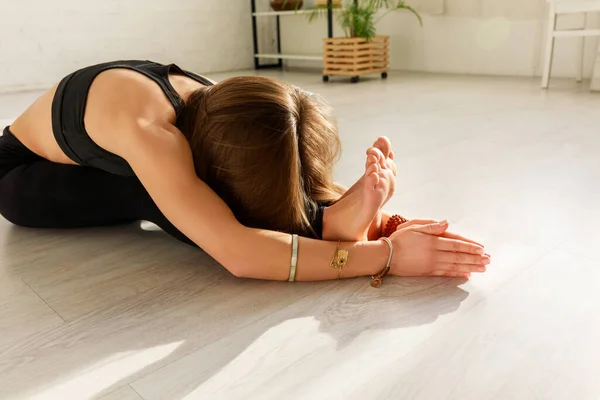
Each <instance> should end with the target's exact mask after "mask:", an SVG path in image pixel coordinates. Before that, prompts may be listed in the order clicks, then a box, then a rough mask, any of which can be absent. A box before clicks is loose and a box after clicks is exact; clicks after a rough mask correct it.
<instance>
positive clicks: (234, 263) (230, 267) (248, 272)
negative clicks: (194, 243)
mask: <svg viewBox="0 0 600 400" xmlns="http://www.w3.org/2000/svg"><path fill="white" fill-rule="evenodd" d="M220 263H221V265H222V266H223V267H224V268H225V269H226V270H227V271H229V272H230V273H231V274H232V275H233V276H235V277H236V278H253V276H252V270H253V268H252V265H250V262H249V261H248V260H245V259H243V258H241V257H236V256H235V255H234V254H228V255H227V256H225V257H223V259H222V260H220Z"/></svg>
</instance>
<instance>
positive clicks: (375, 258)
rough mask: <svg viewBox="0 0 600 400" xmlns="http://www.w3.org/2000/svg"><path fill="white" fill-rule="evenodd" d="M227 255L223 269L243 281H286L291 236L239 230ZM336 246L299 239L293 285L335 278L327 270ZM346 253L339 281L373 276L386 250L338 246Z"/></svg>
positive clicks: (377, 246)
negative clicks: (241, 278)
mask: <svg viewBox="0 0 600 400" xmlns="http://www.w3.org/2000/svg"><path fill="white" fill-rule="evenodd" d="M230 243H231V244H232V246H231V252H229V253H228V256H227V257H226V258H227V260H226V261H225V260H224V261H225V262H224V266H225V267H226V268H227V269H228V270H230V271H231V272H232V273H233V274H234V275H236V276H239V277H244V278H254V279H265V280H279V281H285V280H288V278H289V273H290V260H291V254H292V246H291V235H288V234H284V233H280V232H272V231H264V230H258V229H251V228H241V229H239V230H237V232H236V233H235V234H234V236H233V237H231V238H230ZM336 246H337V242H327V241H322V240H314V239H307V238H299V246H298V264H297V268H296V271H297V272H296V281H322V280H330V279H337V278H338V271H337V270H335V269H333V268H331V267H330V262H331V259H332V257H333V255H334V253H335V249H336ZM340 248H341V249H343V250H348V253H349V254H348V263H347V264H346V266H345V267H344V269H343V273H342V278H352V277H357V276H370V275H373V274H375V273H377V272H379V271H381V269H383V267H385V264H386V261H387V258H388V255H389V247H388V246H387V244H386V243H383V242H381V241H374V242H366V241H365V242H356V243H341V244H340Z"/></svg>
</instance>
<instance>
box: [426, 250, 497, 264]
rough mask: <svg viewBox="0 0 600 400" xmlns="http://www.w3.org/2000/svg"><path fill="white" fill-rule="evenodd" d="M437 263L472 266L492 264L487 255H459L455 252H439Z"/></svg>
mask: <svg viewBox="0 0 600 400" xmlns="http://www.w3.org/2000/svg"><path fill="white" fill-rule="evenodd" d="M436 261H437V263H439V264H444V265H453V264H472V265H487V264H489V263H490V258H489V257H488V256H485V255H478V254H467V253H457V252H454V251H438V252H437V254H436Z"/></svg>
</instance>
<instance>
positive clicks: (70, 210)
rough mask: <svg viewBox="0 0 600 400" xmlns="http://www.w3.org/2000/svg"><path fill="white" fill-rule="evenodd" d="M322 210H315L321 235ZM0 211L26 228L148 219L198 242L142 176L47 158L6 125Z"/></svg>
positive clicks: (0, 149)
mask: <svg viewBox="0 0 600 400" xmlns="http://www.w3.org/2000/svg"><path fill="white" fill-rule="evenodd" d="M323 209H324V207H323V206H321V207H319V209H318V210H315V211H314V212H313V213H312V215H313V217H314V218H313V229H314V230H315V231H316V233H317V235H318V236H319V237H320V235H321V231H322V221H323ZM0 215H2V216H3V217H4V218H6V219H7V220H8V221H10V222H12V223H13V224H15V225H20V226H25V227H30V228H82V227H91V226H107V225H117V224H125V223H131V222H134V221H150V222H152V223H154V224H156V225H158V226H159V227H160V228H161V229H162V230H164V231H165V232H167V233H169V234H170V235H171V236H173V237H175V238H176V239H178V240H180V241H182V242H185V243H187V244H190V245H192V246H196V245H195V244H194V242H192V241H191V240H190V239H188V238H187V237H186V236H185V235H184V234H183V233H181V232H180V231H179V230H178V229H177V228H175V227H174V226H173V224H171V223H170V222H169V220H167V218H166V217H165V216H164V215H163V214H162V212H161V211H160V210H159V209H158V207H157V206H156V204H155V203H154V201H153V200H152V198H151V197H150V195H149V194H148V192H147V191H146V189H145V188H144V186H143V185H142V183H141V182H140V180H139V179H138V178H136V177H123V176H120V175H115V174H111V173H109V172H105V171H103V170H100V169H97V168H90V167H81V166H78V165H65V164H58V163H54V162H51V161H48V160H46V159H44V158H42V157H40V156H38V155H37V154H35V153H33V152H32V151H30V150H29V149H28V148H27V147H25V146H24V145H23V144H22V143H21V142H19V140H18V139H17V138H16V137H15V136H14V135H13V134H12V133H11V132H10V130H9V129H8V128H6V129H5V130H4V134H3V135H2V136H0Z"/></svg>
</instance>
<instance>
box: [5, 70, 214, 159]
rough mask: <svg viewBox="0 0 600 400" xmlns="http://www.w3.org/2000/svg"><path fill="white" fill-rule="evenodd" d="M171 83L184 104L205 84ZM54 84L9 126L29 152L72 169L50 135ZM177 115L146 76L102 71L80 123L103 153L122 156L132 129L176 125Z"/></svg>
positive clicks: (177, 78) (180, 79) (176, 78)
mask: <svg viewBox="0 0 600 400" xmlns="http://www.w3.org/2000/svg"><path fill="white" fill-rule="evenodd" d="M169 81H170V82H171V85H172V86H173V88H174V89H175V91H176V92H177V93H178V94H179V96H180V97H181V98H182V99H183V101H184V102H186V101H187V99H188V97H189V94H190V93H191V92H192V91H194V90H196V89H198V88H200V87H202V86H203V85H202V84H201V83H199V82H197V81H195V80H193V79H191V78H189V77H186V76H183V75H179V74H170V75H169ZM56 89H57V85H55V86H53V87H52V88H50V89H48V90H47V91H46V92H45V93H44V94H43V95H42V96H40V97H39V98H38V99H37V100H36V101H35V102H34V103H33V104H32V105H31V106H30V107H29V108H28V109H27V110H26V111H25V112H24V113H23V114H22V115H21V116H19V118H17V120H16V121H15V122H14V123H13V124H12V125H11V132H12V133H13V134H14V135H15V136H16V137H17V138H18V139H19V140H20V141H21V142H22V143H23V144H24V145H25V146H26V147H28V148H29V149H30V150H31V151H33V152H34V153H36V154H38V155H39V156H41V157H43V158H45V159H47V160H49V161H52V162H56V163H61V164H76V163H75V161H73V160H71V159H70V158H69V157H68V156H67V155H66V154H65V153H64V151H63V150H62V149H61V148H60V147H59V145H58V143H57V141H56V139H55V137H54V134H53V131H52V115H51V109H52V101H53V99H54V95H55V93H56ZM175 118H176V115H175V110H174V109H173V106H172V104H171V103H170V102H169V99H168V98H167V97H166V96H165V94H164V92H163V91H162V90H161V88H160V87H159V86H158V85H157V84H156V83H155V82H153V81H152V80H150V79H149V78H147V77H145V76H144V75H142V74H140V73H138V72H136V71H132V70H127V69H119V68H115V69H109V70H107V71H104V72H101V73H100V74H99V75H98V76H97V77H96V78H95V79H94V82H93V83H92V85H91V87H90V89H89V92H88V99H87V103H86V108H85V117H84V123H85V128H86V131H87V133H88V134H89V136H90V138H91V139H92V140H93V141H94V142H95V143H96V144H97V145H98V146H100V147H102V148H103V149H105V150H107V151H109V152H111V153H114V154H117V155H122V154H123V153H124V149H123V146H124V145H125V143H126V141H124V140H123V139H125V138H126V137H125V136H124V135H127V134H128V132H130V131H131V129H130V128H131V126H132V125H133V124H138V126H139V125H140V124H142V125H157V126H160V127H163V128H166V129H167V130H170V129H168V127H169V126H171V127H173V126H174V124H175Z"/></svg>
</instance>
